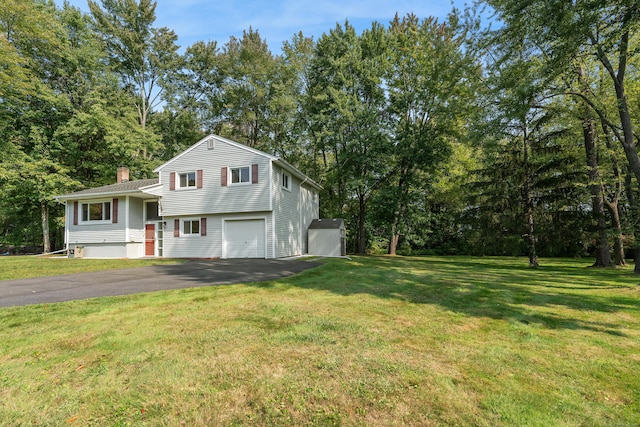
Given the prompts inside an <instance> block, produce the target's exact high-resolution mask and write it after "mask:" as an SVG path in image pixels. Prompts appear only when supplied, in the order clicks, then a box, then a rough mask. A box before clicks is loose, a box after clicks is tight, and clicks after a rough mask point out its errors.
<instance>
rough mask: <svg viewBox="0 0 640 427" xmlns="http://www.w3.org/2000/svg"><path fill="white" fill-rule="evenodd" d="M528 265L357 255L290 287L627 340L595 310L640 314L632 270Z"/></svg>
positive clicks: (582, 265) (563, 264)
mask: <svg viewBox="0 0 640 427" xmlns="http://www.w3.org/2000/svg"><path fill="white" fill-rule="evenodd" d="M521 261H522V260H517V259H506V258H471V259H467V258H463V257H450V258H448V257H439V258H432V257H429V258H419V257H406V258H405V257H393V258H392V257H354V258H353V259H352V260H350V261H347V260H336V261H330V262H329V265H327V266H326V267H324V268H320V269H317V270H313V271H309V272H306V273H304V275H301V276H297V277H296V278H294V279H290V280H289V281H287V283H288V284H290V285H293V286H296V287H301V288H306V289H314V290H324V291H329V292H332V293H334V294H337V295H342V296H351V295H357V294H369V295H373V296H375V297H378V298H384V299H397V300H402V301H406V302H409V303H415V304H436V305H438V306H440V307H443V308H445V309H447V310H450V311H453V312H458V313H462V314H465V315H468V316H476V317H487V318H492V319H503V320H515V321H517V322H520V323H526V324H537V325H539V326H542V327H546V328H554V329H574V330H590V331H597V332H603V333H607V334H611V335H616V336H624V333H623V332H621V331H620V325H617V324H614V323H607V322H598V321H596V320H594V319H592V318H591V317H592V316H589V313H614V312H620V311H638V310H639V309H640V304H639V301H640V300H639V296H640V293H639V292H638V290H637V287H635V286H634V284H633V282H634V281H636V280H637V279H636V278H634V277H633V276H632V274H631V273H630V271H629V270H628V269H627V270H611V269H607V270H594V269H587V268H585V263H584V261H582V262H571V261H566V260H563V261H554V262H551V263H550V265H549V266H546V267H543V268H539V269H535V270H533V269H529V268H527V267H526V264H522V266H521V265H520V264H519V263H522V262H521Z"/></svg>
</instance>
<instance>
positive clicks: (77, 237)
mask: <svg viewBox="0 0 640 427" xmlns="http://www.w3.org/2000/svg"><path fill="white" fill-rule="evenodd" d="M95 200H96V201H110V200H112V199H108V198H107V199H105V198H97V199H95ZM90 201H93V200H90ZM83 202H86V201H85V200H83V201H80V202H79V204H81V203H83ZM125 215H126V203H125V199H124V197H120V198H119V202H118V223H117V224H113V223H91V222H88V223H82V222H81V221H80V222H78V225H73V202H69V203H67V216H68V218H71V221H69V236H68V238H69V241H68V243H69V244H70V245H75V244H84V243H122V242H124V241H125V234H126V231H125V227H126V226H125V222H126V221H125Z"/></svg>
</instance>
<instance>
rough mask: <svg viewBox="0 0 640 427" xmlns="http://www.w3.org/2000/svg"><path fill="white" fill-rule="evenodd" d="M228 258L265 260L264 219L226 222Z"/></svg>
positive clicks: (225, 234)
mask: <svg viewBox="0 0 640 427" xmlns="http://www.w3.org/2000/svg"><path fill="white" fill-rule="evenodd" d="M224 224H225V230H224V236H225V242H224V244H225V247H226V258H265V256H266V253H265V226H264V220H263V219H252V220H238V221H225V223H224Z"/></svg>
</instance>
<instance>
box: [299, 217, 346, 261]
mask: <svg viewBox="0 0 640 427" xmlns="http://www.w3.org/2000/svg"><path fill="white" fill-rule="evenodd" d="M346 234H347V230H346V228H345V226H344V220H343V219H342V218H329V219H314V220H313V221H312V222H311V225H309V233H308V236H309V255H318V256H326V257H341V256H345V255H346V254H347V251H346V244H345V238H346Z"/></svg>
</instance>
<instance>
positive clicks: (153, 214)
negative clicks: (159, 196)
mask: <svg viewBox="0 0 640 427" xmlns="http://www.w3.org/2000/svg"><path fill="white" fill-rule="evenodd" d="M161 219H162V217H161V216H160V209H159V204H158V202H147V216H146V220H147V221H159V220H161Z"/></svg>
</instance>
